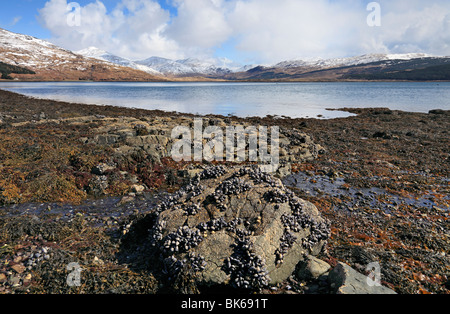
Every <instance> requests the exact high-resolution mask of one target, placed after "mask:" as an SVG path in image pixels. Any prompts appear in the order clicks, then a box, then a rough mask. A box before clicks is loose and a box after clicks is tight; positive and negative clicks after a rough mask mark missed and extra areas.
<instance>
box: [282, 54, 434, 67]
mask: <svg viewBox="0 0 450 314" xmlns="http://www.w3.org/2000/svg"><path fill="white" fill-rule="evenodd" d="M430 57H433V56H431V55H428V54H425V53H407V54H366V55H362V56H357V57H349V58H332V59H322V58H313V59H307V60H292V61H283V62H280V63H278V64H276V65H275V66H274V67H275V68H298V67H313V68H335V67H343V66H353V65H361V64H367V63H372V62H379V61H388V60H412V59H419V58H430Z"/></svg>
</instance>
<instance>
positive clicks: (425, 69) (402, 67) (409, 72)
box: [227, 55, 450, 82]
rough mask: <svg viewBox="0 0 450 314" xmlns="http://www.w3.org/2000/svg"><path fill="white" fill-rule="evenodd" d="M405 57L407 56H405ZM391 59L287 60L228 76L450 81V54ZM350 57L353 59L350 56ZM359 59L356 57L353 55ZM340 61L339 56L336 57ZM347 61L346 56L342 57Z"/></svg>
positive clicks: (269, 78)
mask: <svg viewBox="0 0 450 314" xmlns="http://www.w3.org/2000/svg"><path fill="white" fill-rule="evenodd" d="M402 56H403V55H402ZM410 56H412V58H411V59H408V58H406V57H405V58H403V59H395V55H391V57H390V58H382V60H379V61H374V60H373V59H372V60H371V59H370V58H364V59H365V60H366V61H371V62H366V63H364V62H354V63H353V62H349V63H345V62H342V63H334V64H331V63H328V62H322V64H320V63H306V62H303V63H300V62H296V63H293V62H284V63H281V64H278V65H276V66H273V67H262V66H258V67H255V68H253V69H250V70H248V71H245V72H240V73H233V74H231V75H228V76H227V79H229V80H238V81H242V80H248V81H287V82H289V81H349V80H417V81H427V80H450V77H449V65H450V58H449V57H431V56H423V57H414V56H415V55H410ZM349 59H350V58H349ZM351 59H352V60H355V58H351ZM334 60H337V59H334ZM341 60H344V59H341Z"/></svg>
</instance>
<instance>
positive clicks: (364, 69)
mask: <svg viewBox="0 0 450 314" xmlns="http://www.w3.org/2000/svg"><path fill="white" fill-rule="evenodd" d="M216 61H217V60H216ZM227 61H229V60H227ZM0 62H3V63H5V64H9V65H11V66H18V67H22V68H26V69H28V70H30V71H31V72H35V74H12V78H14V79H21V80H44V81H45V80H50V81H51V80H93V81H183V80H186V81H208V80H211V81H215V80H220V81H269V82H270V81H276V82H297V81H298V82H302V81H349V80H350V81H352V80H353V81H360V80H364V81H366V80H369V81H370V80H449V77H450V67H447V65H448V64H450V57H438V56H433V55H429V54H425V53H406V54H365V55H361V56H355V57H346V58H330V59H322V58H309V59H304V60H302V59H296V60H287V61H282V62H278V63H276V64H274V65H251V66H250V65H244V66H242V67H241V68H236V67H234V68H228V67H224V66H218V65H216V64H215V63H214V60H213V61H211V60H200V59H197V58H187V59H181V60H172V59H167V58H162V57H156V56H152V57H150V58H147V59H143V60H135V61H133V60H130V59H127V58H124V57H120V56H117V55H114V54H112V53H109V52H107V51H105V50H101V49H99V48H96V47H88V48H86V49H82V50H79V51H75V52H73V51H70V50H67V49H64V48H61V47H58V46H56V45H54V44H52V43H50V42H48V41H45V40H42V39H38V38H35V37H32V36H29V35H23V34H17V33H13V32H10V31H7V30H5V29H2V28H0ZM216 63H217V62H216ZM411 71H414V73H413V74H411V73H407V72H411ZM19 72H20V71H19ZM31 72H29V73H31ZM24 73H28V72H24ZM421 75H423V76H421ZM5 77H6V76H5ZM7 77H8V78H11V77H9V76H7Z"/></svg>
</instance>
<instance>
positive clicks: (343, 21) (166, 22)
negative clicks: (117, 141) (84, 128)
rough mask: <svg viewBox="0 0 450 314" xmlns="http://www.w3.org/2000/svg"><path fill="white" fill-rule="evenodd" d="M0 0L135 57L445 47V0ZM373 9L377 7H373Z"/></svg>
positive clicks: (5, 20)
mask: <svg viewBox="0 0 450 314" xmlns="http://www.w3.org/2000/svg"><path fill="white" fill-rule="evenodd" d="M69 2H70V1H67V0H10V1H6V0H3V3H2V10H1V11H0V27H2V28H5V29H7V30H10V31H13V32H18V33H23V34H28V35H32V36H35V37H38V38H42V39H46V40H49V41H51V42H53V43H55V44H57V45H60V46H62V47H64V48H67V49H71V50H81V49H84V48H87V47H90V46H95V47H98V48H100V49H104V50H107V51H109V52H111V53H114V54H117V55H120V56H123V57H128V58H130V59H134V60H138V59H145V58H148V57H151V56H160V57H166V58H172V59H181V58H187V57H199V58H202V59H209V60H215V61H216V62H219V63H220V62H221V63H223V64H224V65H226V64H233V63H239V64H249V63H259V64H261V63H262V64H273V63H275V62H279V61H283V60H290V59H308V58H317V57H321V58H331V57H347V56H354V55H361V54H366V53H407V52H423V53H429V54H434V55H450V1H448V0H429V1H422V0H420V1H419V0H380V1H377V3H379V5H380V8H381V11H380V12H379V17H380V19H381V25H380V26H374V27H373V26H372V27H371V26H370V25H368V22H367V18H368V16H369V15H370V14H372V13H373V14H375V13H377V12H371V11H368V10H367V5H368V4H369V3H370V2H373V1H365V0H339V1H337V0H158V1H157V0H78V1H76V3H78V4H79V7H80V10H79V12H78V14H79V16H80V18H81V19H80V20H81V23H80V25H76V26H74V25H68V22H67V17H68V14H69V13H70V12H68V11H67V4H68V3H69ZM377 14H378V13H377Z"/></svg>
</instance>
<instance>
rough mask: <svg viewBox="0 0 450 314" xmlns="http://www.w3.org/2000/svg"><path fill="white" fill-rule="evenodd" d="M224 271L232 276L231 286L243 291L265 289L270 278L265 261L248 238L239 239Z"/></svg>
mask: <svg viewBox="0 0 450 314" xmlns="http://www.w3.org/2000/svg"><path fill="white" fill-rule="evenodd" d="M222 269H223V271H224V272H225V273H227V274H229V275H230V284H231V285H232V286H234V287H235V288H241V289H251V290H253V289H263V288H265V287H267V286H268V285H269V281H270V278H269V276H268V274H267V271H266V269H265V263H264V261H263V260H262V259H261V258H260V257H259V256H258V255H256V254H255V253H254V250H253V243H252V242H251V241H250V239H249V238H248V237H243V238H242V237H239V238H238V239H237V241H236V243H235V244H234V253H233V254H232V255H231V256H230V257H229V258H228V259H226V260H225V263H224V265H223V267H222Z"/></svg>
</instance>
